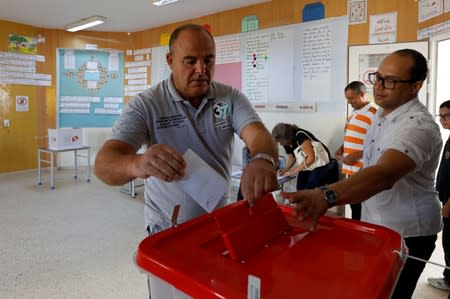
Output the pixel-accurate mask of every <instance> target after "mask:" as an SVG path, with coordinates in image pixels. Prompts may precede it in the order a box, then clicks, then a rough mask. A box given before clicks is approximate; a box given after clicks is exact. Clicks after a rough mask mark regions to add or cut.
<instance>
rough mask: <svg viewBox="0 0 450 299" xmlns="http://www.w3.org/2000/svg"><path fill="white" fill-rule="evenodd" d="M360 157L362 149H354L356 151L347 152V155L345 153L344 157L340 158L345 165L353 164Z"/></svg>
mask: <svg viewBox="0 0 450 299" xmlns="http://www.w3.org/2000/svg"><path fill="white" fill-rule="evenodd" d="M362 157H363V151H356V152H353V153H349V154H348V155H346V156H345V158H344V159H343V160H342V162H344V164H347V165H353V164H355V163H356V162H358V161H359V160H361V158H362Z"/></svg>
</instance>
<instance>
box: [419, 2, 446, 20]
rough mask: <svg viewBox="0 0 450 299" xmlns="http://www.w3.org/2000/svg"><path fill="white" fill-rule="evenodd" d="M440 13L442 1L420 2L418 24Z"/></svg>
mask: <svg viewBox="0 0 450 299" xmlns="http://www.w3.org/2000/svg"><path fill="white" fill-rule="evenodd" d="M442 11H443V6H442V1H436V0H420V1H419V13H418V18H419V23H420V22H423V21H426V20H428V19H431V18H434V17H436V16H438V15H440V14H442Z"/></svg>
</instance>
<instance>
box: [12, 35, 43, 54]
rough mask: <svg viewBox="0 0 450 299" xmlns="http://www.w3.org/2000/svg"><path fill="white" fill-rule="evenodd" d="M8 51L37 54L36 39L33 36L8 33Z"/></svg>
mask: <svg viewBox="0 0 450 299" xmlns="http://www.w3.org/2000/svg"><path fill="white" fill-rule="evenodd" d="M8 51H10V52H16V53H22V54H32V55H36V54H37V40H36V38H35V37H29V36H24V35H20V34H9V37H8Z"/></svg>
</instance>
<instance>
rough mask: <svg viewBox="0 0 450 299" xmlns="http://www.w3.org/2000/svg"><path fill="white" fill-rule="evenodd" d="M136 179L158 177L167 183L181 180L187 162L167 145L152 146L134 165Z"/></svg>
mask: <svg viewBox="0 0 450 299" xmlns="http://www.w3.org/2000/svg"><path fill="white" fill-rule="evenodd" d="M133 164H134V165H133V167H134V171H133V172H134V173H135V174H136V177H139V178H143V179H145V178H148V177H150V176H153V177H157V178H159V179H161V180H163V181H166V182H172V181H176V180H179V179H180V178H182V177H183V176H184V170H185V168H186V162H185V161H184V159H183V156H182V155H181V154H180V153H179V152H178V151H177V150H175V149H174V148H173V147H171V146H168V145H165V144H155V145H152V146H150V147H149V148H148V149H147V151H146V152H145V153H143V154H142V155H138V157H137V158H136V160H135V162H134V163H133Z"/></svg>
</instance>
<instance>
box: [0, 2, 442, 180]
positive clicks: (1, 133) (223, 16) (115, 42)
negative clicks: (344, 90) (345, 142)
mask: <svg viewBox="0 0 450 299" xmlns="http://www.w3.org/2000/svg"><path fill="white" fill-rule="evenodd" d="M312 2H315V1H304V0H272V1H270V2H266V3H262V4H257V5H252V6H248V7H243V8H239V9H235V10H230V11H225V12H221V13H217V14H213V15H209V16H204V17H200V18H194V19H191V20H186V21H183V22H179V23H175V24H170V25H166V26H161V27H158V28H152V29H148V30H144V31H140V32H135V33H131V34H130V35H128V34H127V33H125V32H123V33H116V32H91V31H81V32H75V33H70V32H66V31H62V30H54V29H42V28H35V27H32V26H28V25H23V24H17V23H12V22H7V21H2V20H0V51H7V48H8V34H10V33H14V34H21V35H26V36H30V37H37V36H38V35H41V36H43V37H45V42H44V43H40V44H38V54H39V55H44V56H45V57H46V61H45V63H37V71H36V72H37V73H45V74H51V75H52V86H50V87H38V86H28V85H10V84H0V173H2V172H10V171H17V170H24V169H32V168H36V167H37V148H38V147H39V146H46V145H47V129H48V128H55V127H56V88H57V87H56V49H57V48H84V45H85V44H97V45H98V48H106V49H108V48H112V49H118V50H122V51H126V50H127V49H142V48H149V47H154V46H158V45H159V41H160V36H161V34H163V33H170V32H171V31H172V30H173V29H174V28H175V27H177V26H179V25H180V24H182V23H188V22H195V23H200V24H209V25H210V26H211V28H212V33H213V35H215V36H220V35H227V34H233V33H237V32H240V28H241V20H242V18H243V17H245V16H247V15H257V16H258V19H259V27H260V29H265V28H271V27H276V26H282V25H288V24H292V23H298V22H300V20H301V11H302V8H303V7H304V5H305V4H308V3H312ZM321 2H322V3H323V4H324V6H325V17H326V18H330V17H336V16H342V15H346V14H347V0H323V1H321ZM417 5H418V3H417V1H416V0H396V1H394V0H393V1H368V9H367V13H368V16H367V18H368V19H369V16H370V15H375V14H383V13H388V12H392V11H397V13H398V31H397V41H398V42H406V41H415V40H416V36H417V30H419V29H423V28H426V27H429V26H432V25H434V24H438V23H441V22H444V21H446V20H448V19H449V18H450V13H446V14H443V15H440V16H438V17H435V18H432V19H430V20H427V21H425V22H422V23H420V24H419V23H418V22H417ZM43 17H45V16H43ZM368 31H369V22H368V21H367V22H366V23H364V24H357V25H350V26H349V30H348V44H349V45H357V44H367V43H368ZM17 95H26V96H28V97H29V102H30V107H29V112H16V111H15V97H16V96H17ZM342 105H345V101H344V98H343V96H342ZM261 117H262V118H263V120H264V122H265V124H266V126H267V127H268V128H269V129H271V128H272V127H273V126H274V125H275V124H276V123H277V122H278V121H280V119H282V120H283V121H285V120H286V121H289V122H293V123H297V124H298V125H300V126H302V127H304V128H306V129H309V130H311V131H313V132H314V133H315V134H316V135H317V136H318V137H319V138H320V139H322V140H323V141H324V142H326V143H327V144H328V146H329V147H330V149H331V150H332V151H334V150H335V149H336V148H337V147H338V146H339V144H340V142H341V138H342V134H343V131H342V130H343V129H342V126H343V123H344V119H345V115H335V114H328V113H327V114H323V113H321V114H320V115H316V114H305V113H292V112H289V113H286V114H284V113H283V115H280V113H275V112H265V113H262V114H261ZM3 119H9V120H10V121H11V126H10V127H9V128H4V127H3V126H2V121H3ZM330 128H332V129H330ZM109 132H110V130H109V129H86V130H84V136H83V138H84V140H85V142H86V144H89V145H91V147H92V159H94V157H95V153H96V152H97V151H98V148H99V147H100V146H101V144H102V143H103V142H104V141H105V140H106V139H107V137H108V136H109V134H110V133H109ZM241 145H242V144H241V143H240V142H239V141H237V143H236V151H235V153H236V158H235V161H234V162H236V163H239V161H240V147H241ZM59 162H60V165H61V166H72V165H73V158H72V157H71V156H70V157H69V156H65V155H62V157H61V158H60V161H59Z"/></svg>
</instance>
